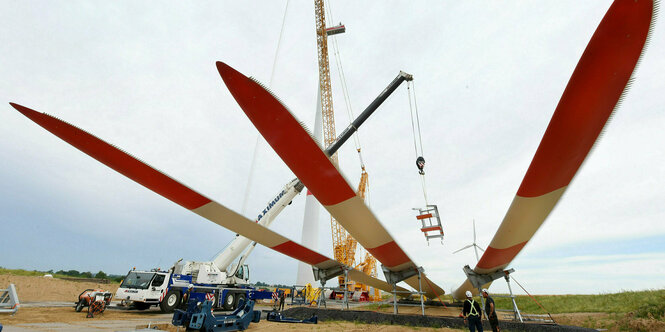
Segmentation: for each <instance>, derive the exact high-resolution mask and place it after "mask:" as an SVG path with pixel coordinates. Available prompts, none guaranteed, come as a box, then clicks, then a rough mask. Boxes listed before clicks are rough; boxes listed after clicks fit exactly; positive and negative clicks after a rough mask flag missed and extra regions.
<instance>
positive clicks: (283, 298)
mask: <svg viewBox="0 0 665 332" xmlns="http://www.w3.org/2000/svg"><path fill="white" fill-rule="evenodd" d="M284 301H286V292H285V291H281V292H279V311H282V310H284Z"/></svg>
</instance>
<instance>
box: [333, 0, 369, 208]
mask: <svg viewBox="0 0 665 332" xmlns="http://www.w3.org/2000/svg"><path fill="white" fill-rule="evenodd" d="M324 6H325V9H326V12H327V13H326V14H327V16H328V17H329V18H330V21H331V22H334V19H333V15H332V9H331V6H330V1H326V2H325V3H324ZM330 37H332V50H333V55H334V58H335V65H336V66H337V74H338V75H339V80H340V85H341V86H342V95H343V96H344V105H345V106H346V113H347V116H348V117H349V120H350V121H353V119H355V116H354V114H353V107H352V106H351V97H350V96H349V88H348V85H347V84H346V75H345V74H344V67H343V66H342V57H341V56H340V53H339V46H338V44H337V38H336V36H330ZM359 132H360V129H357V130H356V132H355V133H354V134H353V142H354V145H355V148H356V152H358V159H359V161H360V168H361V169H362V170H363V171H364V170H365V161H364V160H363V155H362V146H361V144H360V136H359V134H358V133H359ZM365 193H366V198H365V202H367V205H370V202H371V200H370V197H369V196H370V192H369V184H367V188H366V190H365Z"/></svg>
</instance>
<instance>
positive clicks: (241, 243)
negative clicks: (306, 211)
mask: <svg viewBox="0 0 665 332" xmlns="http://www.w3.org/2000/svg"><path fill="white" fill-rule="evenodd" d="M302 189H303V184H302V183H301V182H300V181H298V179H293V180H292V181H290V182H289V183H288V184H286V186H284V189H283V190H282V191H281V192H280V193H279V194H277V196H275V198H274V199H273V200H272V201H270V202H269V203H268V204H267V205H266V207H265V208H264V209H263V210H262V211H261V213H260V214H259V215H258V217H257V219H256V222H257V223H259V224H261V225H263V226H266V227H268V226H270V224H271V223H272V222H273V220H274V219H275V217H277V215H278V214H279V213H280V212H282V210H283V209H284V208H285V207H286V206H287V205H289V204H291V201H292V200H293V198H295V197H296V196H297V195H298V194H299V193H300V192H301V191H302ZM255 247H256V242H253V241H251V240H250V239H248V238H246V237H244V236H241V235H238V234H236V237H235V238H234V239H233V240H232V241H231V242H230V243H229V244H228V245H227V246H226V248H225V249H224V250H223V251H222V252H220V253H219V254H218V255H217V256H216V257H215V258H213V260H212V261H209V262H195V261H182V259H181V260H179V261H178V262H176V263H175V264H174V265H173V266H172V267H171V268H170V269H169V270H168V271H160V270H151V271H136V270H132V271H129V273H128V274H127V276H126V277H125V278H124V280H123V282H122V284H121V285H120V287H119V288H118V290H117V291H116V295H115V297H116V299H120V300H125V301H131V302H133V305H134V306H135V307H136V308H137V309H140V310H145V309H147V308H149V307H150V306H153V305H158V306H159V308H160V309H161V311H162V312H173V310H174V309H175V308H177V307H178V306H180V304H181V303H186V302H184V300H186V298H189V299H191V298H196V299H199V300H200V301H201V302H203V301H205V300H211V301H212V303H213V306H214V307H215V308H223V309H225V310H234V309H235V308H236V307H237V306H238V303H239V301H240V299H244V300H246V299H253V300H258V299H269V298H271V296H272V292H269V291H259V290H256V289H255V288H253V287H252V286H251V285H250V283H249V266H248V265H246V264H244V262H245V260H246V259H247V257H248V256H249V255H250V253H251V252H252V250H253V249H254V248H255ZM241 255H242V256H241ZM239 256H240V259H238V261H237V262H235V261H236V259H237V258H238V257H239ZM234 262H235V263H234Z"/></svg>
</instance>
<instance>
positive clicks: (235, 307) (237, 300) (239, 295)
mask: <svg viewBox="0 0 665 332" xmlns="http://www.w3.org/2000/svg"><path fill="white" fill-rule="evenodd" d="M240 300H243V301H246V300H247V297H246V296H245V294H242V293H240V294H237V295H236V302H235V304H234V305H233V309H234V310H235V309H238V305H239V304H240Z"/></svg>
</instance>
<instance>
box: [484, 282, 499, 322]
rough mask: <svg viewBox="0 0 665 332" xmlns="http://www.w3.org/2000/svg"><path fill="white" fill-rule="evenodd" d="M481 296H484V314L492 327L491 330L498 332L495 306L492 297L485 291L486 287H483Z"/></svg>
mask: <svg viewBox="0 0 665 332" xmlns="http://www.w3.org/2000/svg"><path fill="white" fill-rule="evenodd" d="M483 297H484V298H485V315H487V319H488V320H489V321H490V326H491V327H492V332H499V331H501V329H500V328H499V319H498V318H497V316H496V308H495V307H494V299H492V297H491V296H490V294H489V293H488V292H487V288H483Z"/></svg>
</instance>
